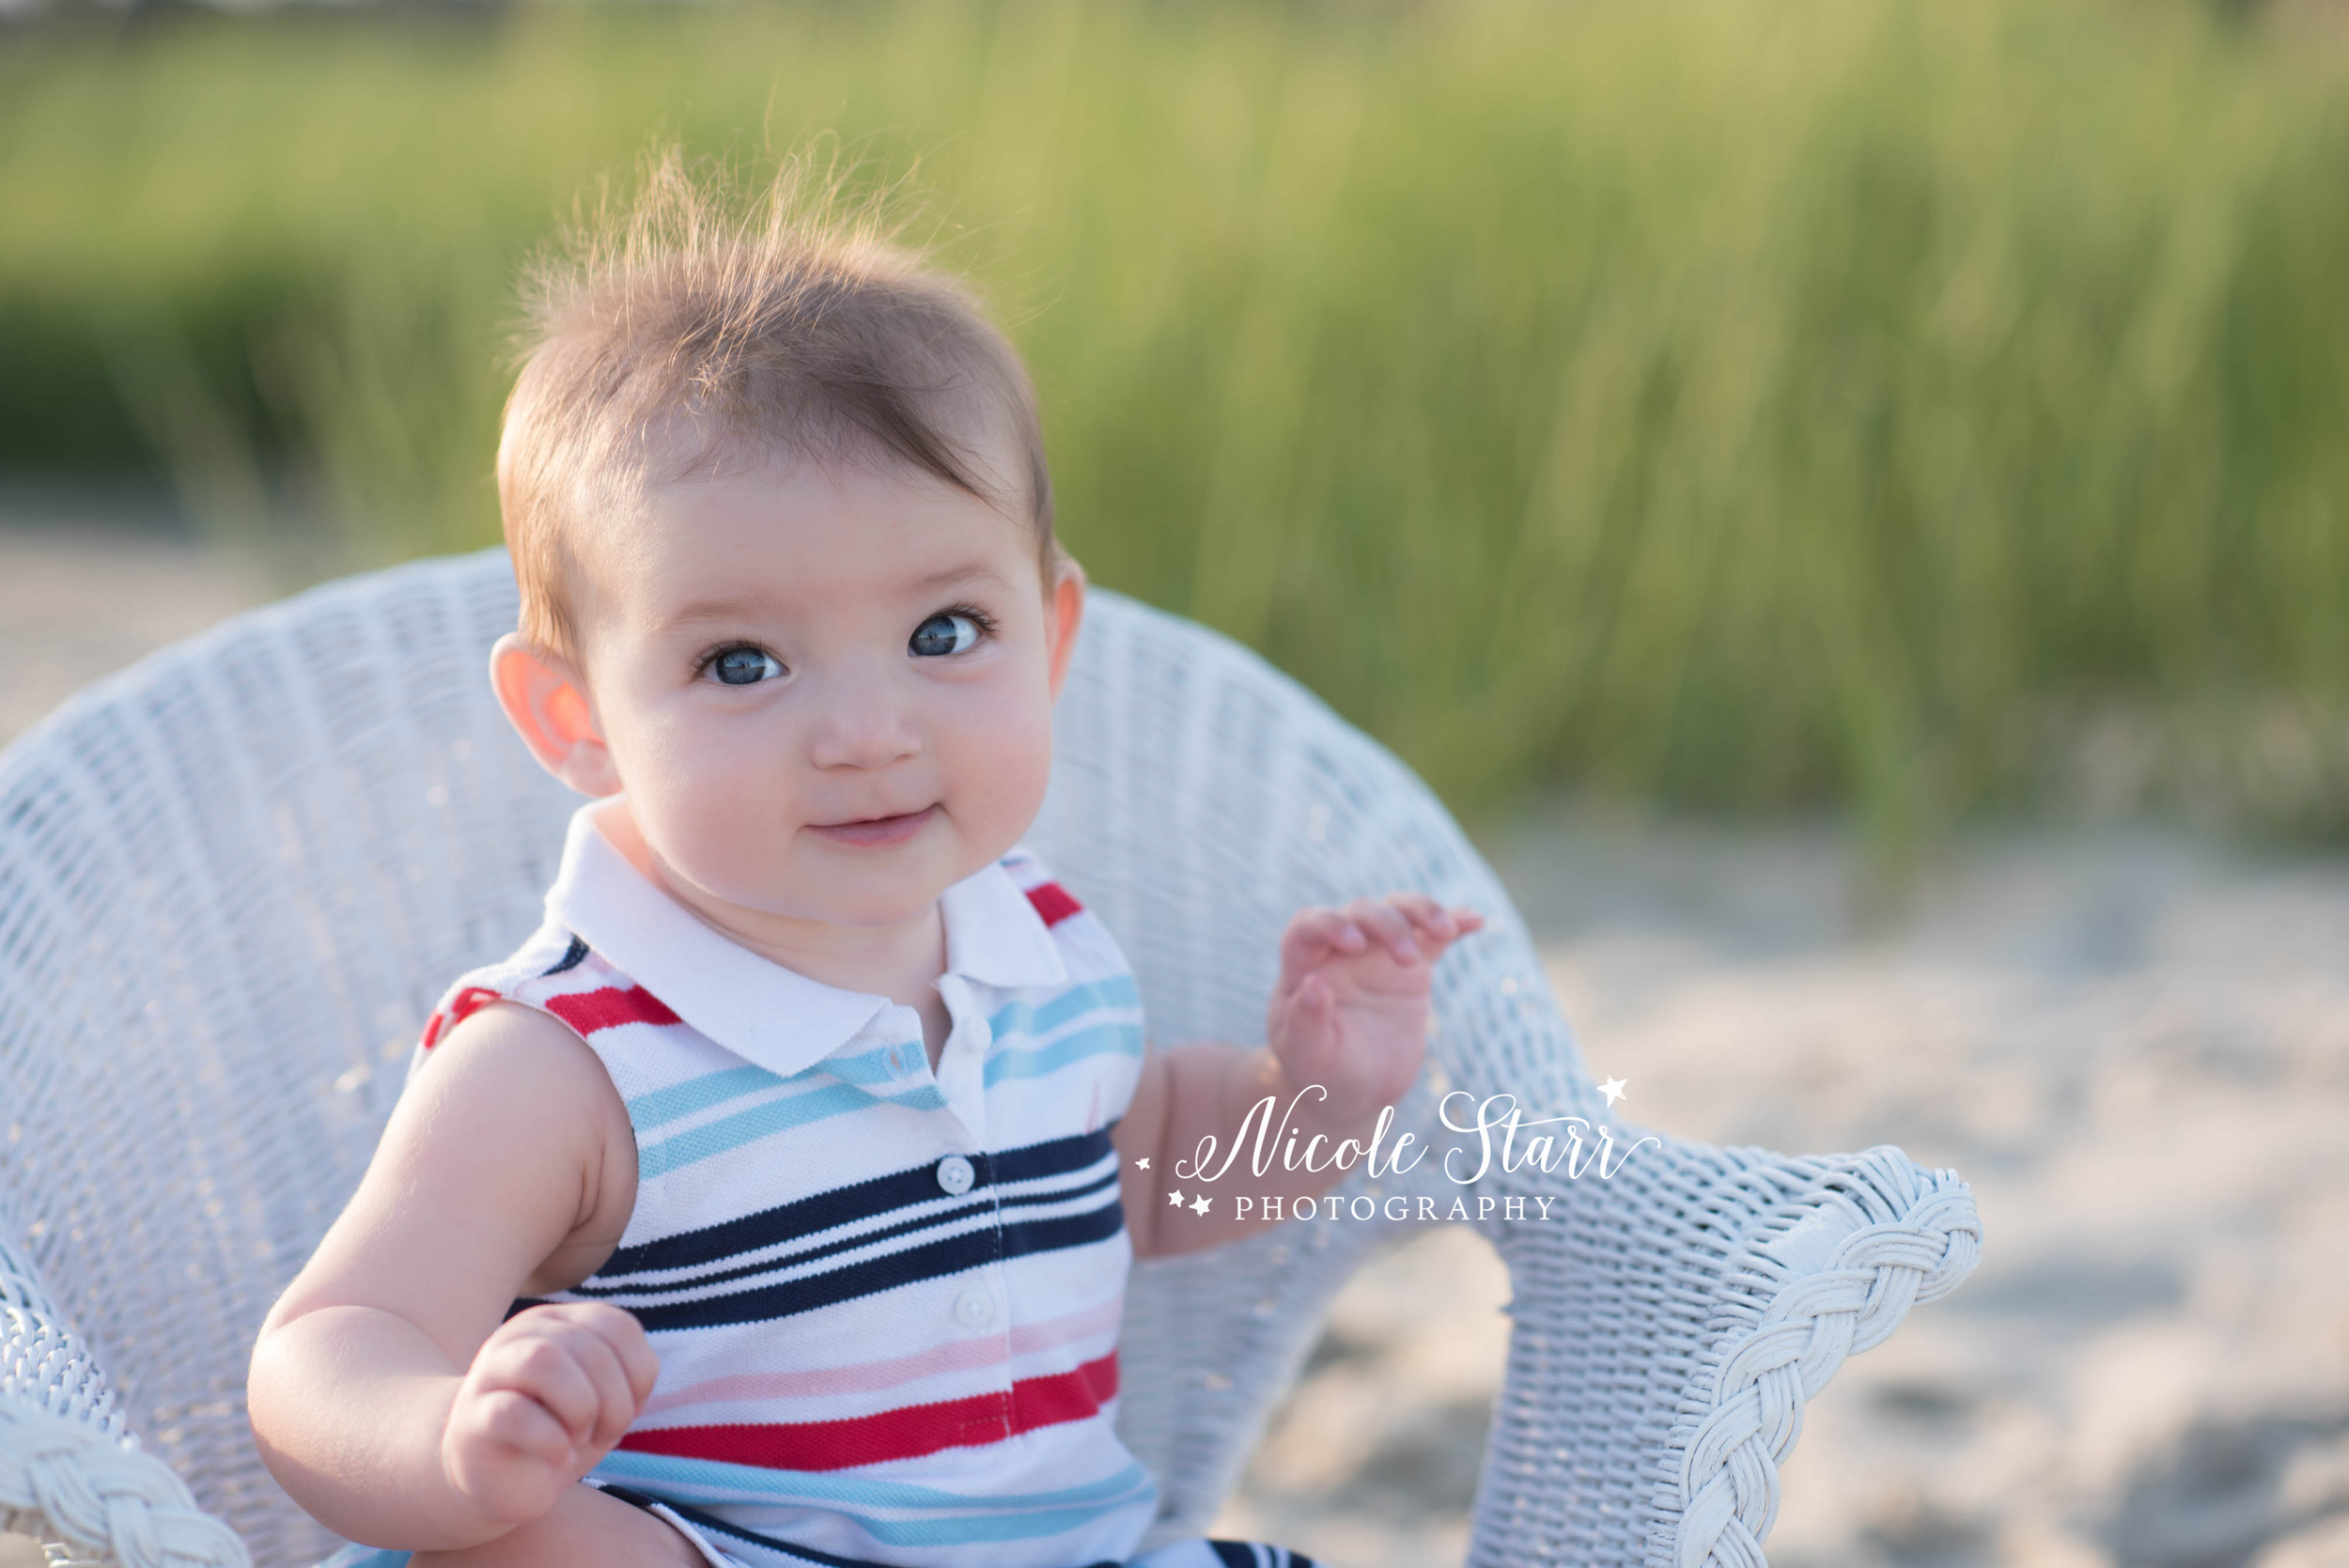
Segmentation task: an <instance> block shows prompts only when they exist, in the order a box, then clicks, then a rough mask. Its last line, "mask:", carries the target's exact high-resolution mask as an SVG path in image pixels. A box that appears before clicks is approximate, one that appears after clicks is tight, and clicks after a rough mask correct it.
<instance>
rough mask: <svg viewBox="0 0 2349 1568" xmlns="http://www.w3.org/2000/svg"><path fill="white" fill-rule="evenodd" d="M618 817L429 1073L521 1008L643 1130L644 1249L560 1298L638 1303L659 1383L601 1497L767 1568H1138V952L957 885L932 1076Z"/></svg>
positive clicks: (871, 1000)
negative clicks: (640, 851) (670, 1510)
mask: <svg viewBox="0 0 2349 1568" xmlns="http://www.w3.org/2000/svg"><path fill="white" fill-rule="evenodd" d="M596 810H597V806H596V805H592V804H591V805H589V806H585V807H583V808H582V809H581V810H580V812H579V813H578V814H577V815H575V816H574V817H573V818H572V820H571V825H570V833H569V837H568V841H567V843H566V845H565V847H564V852H563V863H562V870H561V872H560V874H559V876H558V877H556V880H555V883H554V886H553V888H552V890H551V891H550V892H549V893H548V894H547V903H546V911H547V912H546V923H545V924H543V925H542V926H541V927H540V928H539V930H538V931H537V934H536V935H535V936H533V937H532V938H531V939H530V940H529V941H528V942H526V943H524V944H523V946H522V948H521V951H520V952H518V953H516V954H515V955H513V956H512V957H511V958H508V959H506V961H505V962H503V963H500V964H495V965H491V966H490V967H489V968H487V969H483V970H476V971H474V972H473V973H471V974H468V975H466V976H464V977H463V978H462V979H461V980H459V982H458V983H457V985H456V986H454V987H452V988H451V990H450V991H449V993H448V995H447V997H446V998H445V999H444V1000H443V1001H442V1003H441V1005H440V1007H439V1008H438V1009H436V1010H435V1012H434V1014H433V1016H432V1017H431V1019H430V1021H429V1022H428V1024H427V1025H426V1028H425V1033H424V1037H423V1041H422V1043H421V1044H420V1045H419V1046H418V1048H417V1049H416V1052H415V1056H414V1058H413V1060H412V1063H411V1064H410V1069H409V1070H410V1073H411V1075H413V1073H414V1072H415V1071H417V1070H418V1068H419V1067H421V1066H422V1064H423V1063H425V1062H427V1061H428V1060H429V1053H430V1048H431V1046H432V1043H433V1041H434V1040H436V1039H437V1038H438V1037H439V1036H440V1035H441V1033H442V1032H443V1031H445V1030H446V1029H447V1028H448V1027H449V1025H450V1024H452V1023H453V1022H455V1021H456V1020H457V1019H459V1018H461V1017H465V1016H466V1015H467V1014H468V1013H470V1012H472V1011H474V1009H476V1008H478V1007H481V1006H483V1005H485V1004H487V1003H488V1002H490V1001H499V1000H503V1001H514V1002H519V1003H521V1004H522V1005H524V1006H528V1007H532V1008H536V1009H537V1010H538V1011H539V1012H542V1013H545V1014H547V1015H548V1016H549V1017H553V1018H556V1019H559V1020H560V1021H562V1022H563V1023H564V1024H566V1025H568V1027H569V1028H570V1029H571V1030H572V1031H573V1032H576V1033H577V1034H578V1035H579V1036H580V1037H581V1038H582V1039H583V1040H584V1041H585V1042H586V1043H587V1045H588V1047H589V1048H591V1049H593V1050H594V1051H595V1053H596V1055H597V1056H598V1057H599V1059H600V1060H601V1061H602V1063H603V1064H604V1066H605V1068H606V1069H607V1070H608V1071H609V1072H610V1073H611V1075H612V1081H613V1083H614V1085H615V1086H616V1087H617V1088H618V1090H619V1093H620V1096H621V1098H622V1099H623V1100H624V1101H625V1102H626V1104H627V1106H628V1116H629V1122H630V1126H632V1127H633V1128H634V1131H635V1136H636V1167H637V1175H636V1203H635V1207H634V1210H633V1211H632V1212H631V1214H630V1218H629V1222H628V1229H627V1231H626V1233H625V1234H623V1235H622V1237H621V1238H620V1243H619V1246H618V1248H617V1250H614V1252H613V1254H612V1256H611V1257H610V1258H609V1259H608V1260H607V1261H606V1262H605V1263H604V1265H602V1266H601V1267H600V1268H599V1269H598V1270H597V1271H596V1273H595V1274H594V1275H593V1276H592V1277H591V1278H589V1279H587V1280H584V1281H582V1282H581V1283H580V1284H579V1285H577V1286H576V1287H575V1288H573V1289H571V1290H568V1291H564V1292H562V1293H560V1294H558V1295H555V1296H548V1297H546V1298H545V1299H548V1300H554V1301H608V1302H612V1303H614V1305H617V1306H621V1307H625V1308H627V1309H628V1310H629V1311H630V1312H633V1313H634V1314H635V1315H636V1317H637V1319H638V1320H639V1321H640V1322H642V1323H643V1324H644V1326H645V1328H646V1332H647V1333H648V1335H649V1336H650V1338H651V1341H652V1344H653V1348H654V1349H655V1350H656V1351H657V1352H658V1353H659V1354H660V1358H661V1376H660V1382H659V1384H658V1385H657V1386H656V1387H655V1389H654V1390H653V1393H652V1397H651V1398H650V1400H649V1401H648V1402H647V1403H646V1405H645V1408H644V1410H643V1412H642V1413H641V1414H640V1415H639V1416H638V1417H637V1419H636V1421H635V1423H634V1424H633V1425H631V1426H630V1428H629V1430H628V1433H627V1435H626V1436H624V1437H622V1438H621V1440H620V1444H619V1446H618V1447H617V1448H615V1449H614V1451H613V1452H611V1453H610V1454H609V1455H608V1456H607V1457H606V1458H605V1459H604V1461H603V1462H602V1463H601V1464H600V1465H599V1466H598V1467H596V1469H595V1471H594V1472H593V1473H592V1474H591V1476H590V1477H589V1480H590V1481H591V1482H593V1483H598V1484H601V1485H605V1486H608V1487H611V1488H614V1489H618V1490H622V1491H624V1492H626V1493H628V1494H630V1495H631V1498H632V1500H633V1499H635V1498H650V1499H656V1500H658V1501H660V1502H661V1503H662V1504H665V1505H670V1506H672V1507H674V1508H675V1509H677V1512H678V1513H680V1514H684V1515H685V1516H686V1517H689V1518H692V1519H694V1520H695V1521H696V1522H698V1523H701V1524H702V1525H703V1527H704V1529H705V1530H706V1531H707V1532H708V1535H709V1536H710V1538H711V1539H712V1540H713V1541H715V1542H716V1543H717V1544H718V1545H721V1546H722V1547H723V1548H724V1549H725V1550H726V1551H727V1552H729V1553H736V1554H739V1555H740V1556H742V1557H743V1558H744V1559H745V1560H749V1561H753V1562H761V1561H766V1562H795V1561H801V1560H812V1561H816V1562H831V1563H839V1562H846V1563H855V1564H864V1563H889V1564H899V1565H904V1568H926V1565H935V1568H949V1565H952V1568H1070V1565H1072V1564H1080V1563H1095V1562H1122V1561H1124V1560H1126V1559H1127V1558H1128V1556H1129V1555H1130V1554H1131V1552H1132V1551H1133V1548H1134V1547H1135V1545H1136V1544H1137V1543H1138V1542H1139V1541H1140V1540H1141V1537H1142V1535H1143V1530H1144V1529H1146V1528H1147V1526H1148V1524H1149V1522H1150V1519H1151V1517H1152V1514H1153V1513H1154V1512H1155V1508H1156V1503H1157V1488H1156V1486H1155V1484H1154V1483H1152V1481H1151V1479H1150V1477H1149V1475H1148V1474H1147V1472H1145V1471H1144V1470H1143V1467H1142V1466H1141V1465H1140V1464H1139V1463H1137V1462H1136V1461H1135V1459H1134V1458H1133V1456H1132V1455H1131V1454H1130V1453H1128V1452H1127V1450H1126V1448H1125V1446H1124V1445H1123V1444H1122V1443H1120V1442H1119V1441H1118V1438H1117V1435H1116V1433H1115V1431H1114V1430H1113V1429H1112V1419H1113V1418H1114V1416H1115V1414H1116V1409H1117V1330H1118V1322H1119V1318H1120V1315H1121V1312H1122V1311H1123V1308H1124V1303H1125V1288H1126V1276H1127V1270H1128V1265H1129V1263H1130V1261H1131V1258H1132V1250H1131V1247H1130V1246H1129V1244H1128V1237H1127V1234H1126V1229H1125V1221H1124V1214H1123V1210H1122V1208H1121V1207H1120V1204H1119V1202H1118V1158H1117V1155H1116V1152H1115V1150H1114V1149H1113V1148H1112V1146H1111V1142H1110V1133H1111V1129H1112V1127H1113V1126H1115V1125H1116V1123H1117V1119H1118V1118H1119V1116H1121V1115H1122V1114H1124V1112H1125V1110H1126V1108H1127V1105H1128V1102H1129V1101H1130V1100H1131V1099H1132V1097H1133V1093H1134V1086H1135V1084H1136V1082H1137V1081H1138V1080H1139V1079H1140V1077H1141V1072H1142V1059H1143V1030H1142V1010H1141V1000H1140V997H1139V995H1138V993H1137V992H1136V990H1135V987H1134V981H1133V976H1132V974H1131V973H1130V972H1129V971H1128V969H1127V966H1126V962H1125V959H1124V957H1123V955H1121V954H1120V953H1119V952H1118V949H1117V944H1116V943H1115V942H1114V941H1113V940H1112V939H1111V937H1110V934H1109V932H1108V931H1107V930H1106V929H1104V928H1103V927H1102V925H1101V924H1100V923H1099V922H1098V921H1097V920H1096V919H1095V918H1094V917H1093V916H1092V915H1090V914H1088V913H1087V912H1086V911H1085V910H1083V909H1082V908H1080V907H1079V906H1078V904H1077V901H1076V900H1075V899H1073V898H1071V897H1070V896H1069V895H1068V894H1067V893H1066V892H1065V891H1063V890H1062V889H1061V887H1060V886H1059V885H1058V884H1057V883H1055V882H1053V881H1052V880H1051V879H1050V877H1049V876H1048V875H1047V874H1046V872H1045V871H1044V869H1043V868H1042V867H1041V866H1039V865H1038V864H1037V863H1036V862H1035V861H1034V859H1032V858H1031V857H1029V856H1027V855H1026V854H1024V853H1020V852H1014V853H1013V854H1011V855H1009V856H1006V857H1005V858H1004V859H1003V861H1002V862H998V863H996V864H993V865H989V866H988V867H987V868H986V869H985V870H982V871H980V872H978V873H977V874H976V875H974V876H972V877H969V878H967V879H966V880H964V881H961V882H958V883H957V884H956V885H955V886H953V887H952V888H949V889H948V890H947V891H946V892H945V893H943V894H942V895H941V898H940V901H939V902H940V908H941V913H942V915H943V918H944V924H945V929H946V972H945V974H944V976H943V977H942V978H941V980H940V981H939V983H938V984H939V990H940V992H941V995H942V996H943V998H944V1000H945V1002H946V1005H947V1008H948V1011H949V1013H950V1015H951V1017H952V1019H953V1031H952V1033H951V1034H950V1035H949V1037H948V1039H947V1041H946V1044H945V1047H944V1049H943V1051H942V1052H941V1056H940V1060H939V1063H938V1067H937V1070H936V1071H935V1072H933V1071H932V1070H931V1068H930V1063H929V1058H928V1055H927V1053H926V1050H925V1049H924V1047H923V1043H922V1026H921V1020H920V1017H919V1016H918V1015H917V1014H916V1013H915V1012H914V1010H913V1009H912V1008H910V1007H905V1006H901V1005H898V1004H896V1003H894V1002H892V1001H889V1000H887V999H886V998H882V997H876V996H862V995H858V994H855V993H852V992H848V991H844V990H839V989H835V988H834V987H832V986H824V985H820V984H818V983H817V982H816V981H813V980H810V979H808V978H806V977H805V976H803V975H801V974H798V973H796V972H794V971H792V970H787V969H785V968H783V967H782V966H780V965H778V964H775V963H773V962H771V961H770V960H768V959H766V958H763V957H761V956H759V955H756V954H754V953H753V952H751V951H750V950H749V949H747V948H744V947H741V946H739V945H738V944H737V943H734V942H732V941H729V940H727V939H725V938H723V937H722V936H720V935H719V934H718V933H717V932H715V931H713V930H711V929H710V928H709V927H708V926H707V925H705V924H703V923H702V922H701V921H699V920H698V919H696V918H695V917H694V916H693V915H692V913H690V912H689V911H688V910H686V909H685V908H684V907H683V906H681V905H679V904H678V903H677V902H676V901H675V900H674V899H672V898H671V897H669V895H668V894H666V893H663V892H662V891H661V889H660V888H659V887H657V886H656V885H655V884H654V883H652V882H651V881H650V880H649V879H648V878H647V877H646V876H645V875H644V874H643V873H642V872H640V871H638V870H637V869H636V867H635V866H634V865H633V864H632V863H631V862H630V861H629V860H628V859H627V858H626V857H625V856H623V855H622V854H621V853H620V852H619V851H618V850H617V849H616V848H614V846H613V845H612V844H611V842H610V841H609V840H607V839H606V838H605V837H604V835H603V833H602V832H601V831H599V829H598V828H597V827H596V826H595V822H594V815H593V814H594V813H595V811H596ZM530 1304H531V1303H530V1302H518V1303H517V1304H516V1310H517V1311H519V1310H521V1308H522V1307H523V1306H527V1305H530ZM776 1547H781V1548H788V1549H789V1550H788V1554H787V1555H782V1554H779V1553H778V1552H776V1551H775V1550H773V1549H772V1548H776Z"/></svg>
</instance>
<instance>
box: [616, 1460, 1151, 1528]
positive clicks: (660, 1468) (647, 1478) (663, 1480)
mask: <svg viewBox="0 0 2349 1568" xmlns="http://www.w3.org/2000/svg"><path fill="white" fill-rule="evenodd" d="M595 1473H596V1474H597V1475H599V1476H602V1477H604V1478H605V1479H606V1480H610V1481H617V1482H621V1483H625V1484H629V1485H634V1484H636V1483H640V1482H641V1483H646V1486H647V1488H648V1489H657V1490H659V1491H661V1492H664V1493H666V1494H667V1495H669V1496H671V1497H675V1498H679V1499H680V1500H682V1501H686V1502H691V1503H695V1504H700V1503H729V1502H742V1501H744V1500H746V1499H745V1498H743V1494H744V1493H745V1492H750V1493H756V1494H758V1495H759V1497H760V1500H762V1501H773V1502H778V1503H811V1502H812V1503H818V1504H822V1505H824V1506H827V1507H831V1508H833V1509H835V1510H836V1511H838V1512H840V1513H843V1514H849V1515H851V1516H853V1517H854V1518H855V1519H857V1521H858V1522H859V1523H864V1522H866V1521H867V1520H868V1519H873V1518H874V1515H873V1514H872V1512H871V1511H873V1510H877V1509H899V1510H905V1509H922V1510H928V1511H932V1512H935V1511H938V1510H941V1509H962V1510H971V1509H986V1510H1006V1509H1011V1510H1026V1511H1031V1512H1050V1511H1054V1510H1068V1509H1084V1510H1087V1511H1089V1512H1091V1513H1098V1512H1100V1508H1101V1505H1104V1504H1108V1505H1120V1504H1123V1503H1125V1502H1128V1501H1130V1500H1131V1499H1132V1498H1135V1497H1137V1496H1139V1495H1141V1494H1142V1493H1143V1492H1145V1491H1148V1490H1151V1489H1152V1488H1153V1486H1154V1483H1152V1481H1151V1480H1150V1473H1149V1472H1148V1471H1147V1470H1145V1469H1143V1467H1141V1466H1140V1465H1137V1464H1128V1466H1127V1467H1125V1468H1124V1469H1122V1470H1120V1471H1118V1472H1117V1473H1116V1474H1115V1475H1113V1476H1110V1477H1107V1478H1106V1479H1104V1480H1100V1481H1096V1482H1092V1483H1088V1484H1086V1485H1083V1486H1070V1487H1065V1488H1063V1489H1062V1490H1060V1491H1057V1492H1010V1493H1005V1494H1004V1495H1003V1496H1001V1497H972V1496H970V1495H969V1494H967V1493H962V1492H947V1491H941V1490H940V1489H939V1488H937V1487H935V1486H918V1485H915V1484H913V1483H910V1482H903V1481H876V1480H871V1479H868V1478H865V1477H862V1476H852V1475H848V1474H845V1473H838V1474H835V1473H828V1472H825V1471H820V1470H770V1469H766V1468H763V1467H759V1466H756V1465H729V1464H726V1463H724V1462H723V1461H722V1460H716V1459H680V1458H677V1457H676V1456H674V1455H671V1454H665V1453H631V1452H629V1451H627V1450H625V1449H614V1451H613V1452H610V1453H608V1454H606V1455H604V1458H603V1463H601V1464H600V1465H598V1466H597V1467H596V1469H595ZM876 1522H879V1523H883V1524H899V1523H905V1522H907V1521H899V1520H877V1521H876Z"/></svg>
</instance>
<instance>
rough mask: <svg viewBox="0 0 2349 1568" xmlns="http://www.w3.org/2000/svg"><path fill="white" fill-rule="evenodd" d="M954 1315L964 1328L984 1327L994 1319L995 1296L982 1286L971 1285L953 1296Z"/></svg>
mask: <svg viewBox="0 0 2349 1568" xmlns="http://www.w3.org/2000/svg"><path fill="white" fill-rule="evenodd" d="M955 1316H956V1317H957V1318H958V1319H960V1320H961V1322H962V1326H963V1327H966V1328H984V1327H987V1326H988V1324H990V1323H992V1322H994V1321H995V1298H994V1297H993V1296H989V1295H988V1294H987V1291H986V1289H985V1288H984V1287H983V1286H979V1285H972V1287H971V1288H970V1289H969V1290H966V1291H964V1292H963V1293H962V1294H961V1295H960V1296H957V1297H956V1298H955Z"/></svg>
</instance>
